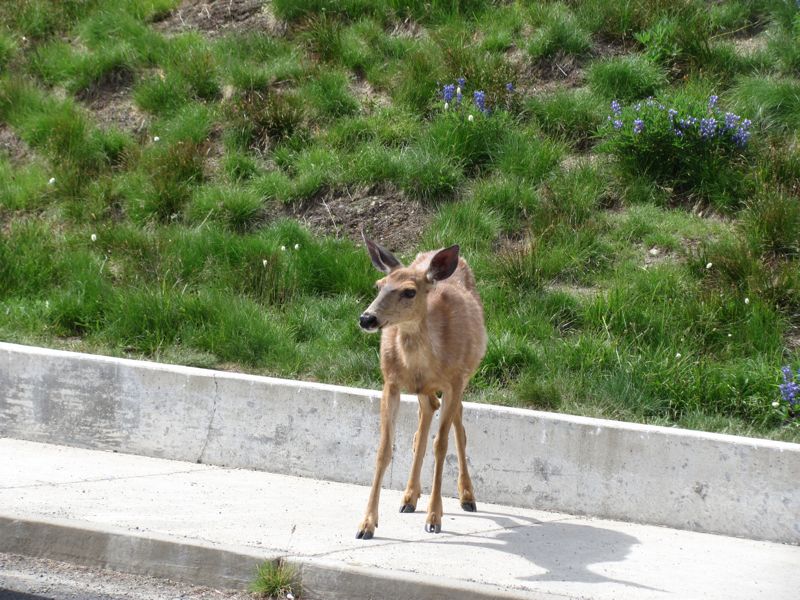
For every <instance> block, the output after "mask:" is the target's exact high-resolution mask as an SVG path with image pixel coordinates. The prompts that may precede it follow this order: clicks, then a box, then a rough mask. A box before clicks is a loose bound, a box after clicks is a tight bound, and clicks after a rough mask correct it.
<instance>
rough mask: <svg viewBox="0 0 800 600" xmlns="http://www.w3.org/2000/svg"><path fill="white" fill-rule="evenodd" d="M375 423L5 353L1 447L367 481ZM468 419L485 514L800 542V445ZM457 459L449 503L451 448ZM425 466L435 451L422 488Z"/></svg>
mask: <svg viewBox="0 0 800 600" xmlns="http://www.w3.org/2000/svg"><path fill="white" fill-rule="evenodd" d="M379 413H380V393H379V392H376V391H369V390H359V389H353V388H345V387H337V386H330V385H322V384H315V383H305V382H298V381H286V380H280V379H272V378H265V377H253V376H248V375H239V374H233V373H224V372H217V371H208V370H203V369H193V368H188V367H179V366H172V365H161V364H155V363H148V362H140V361H132V360H124V359H116V358H108V357H102V356H91V355H85V354H76V353H70V352H61V351H56V350H47V349H41V348H32V347H26V346H18V345H14V344H3V343H0V436H4V437H14V438H19V439H27V440H33V441H38V442H47V443H54V444H65V445H72V446H79V447H83V448H94V449H106V450H116V451H119V452H127V453H133V454H143V455H147V456H155V457H163V458H170V459H177V460H186V461H198V462H203V463H209V464H215V465H224V466H230V467H242V468H252V469H261V470H266V471H271V472H275V473H286V474H291V475H299V476H305V477H315V478H320V479H329V480H334V481H341V482H347V483H358V484H365V485H368V484H369V483H370V482H371V478H372V470H373V463H374V456H375V450H376V447H377V440H378V422H379ZM416 413H417V409H416V398H415V397H405V396H404V397H403V401H402V403H401V406H400V411H399V415H398V427H397V435H396V442H395V457H394V461H393V463H392V466H391V468H390V469H389V470H388V471H387V474H386V479H385V482H384V484H385V485H386V486H390V487H392V488H394V489H404V487H405V483H406V477H407V476H408V470H409V466H410V462H411V440H412V436H413V433H414V431H415V429H416V421H417V414H416ZM464 421H465V427H466V430H467V436H468V447H467V452H468V455H469V464H470V472H471V474H472V477H473V482H474V484H475V491H476V495H477V499H478V508H479V509H480V503H481V501H482V500H483V501H487V502H496V503H502V504H510V505H515V506H523V507H529V508H538V509H545V510H548V509H549V510H557V511H563V512H569V513H574V514H588V515H595V516H598V517H604V518H611V519H620V520H628V521H637V522H642V523H650V524H657V525H666V526H670V527H676V528H680V529H690V530H695V531H705V532H712V533H724V534H728V535H736V536H744V537H751V538H755V539H765V540H773V541H780V542H789V543H800V518H799V517H798V516H799V515H800V445H797V444H788V443H781V442H772V441H767V440H759V439H750V438H741V437H734V436H726V435H719V434H708V433H700V432H693V431H686V430H680V429H671V428H664V427H653V426H645V425H637V424H630V423H621V422H616V421H606V420H599V419H590V418H584V417H572V416H566V415H557V414H551V413H545V412H536V411H527V410H519V409H511V408H500V407H496V406H487V405H479V404H466V405H465V409H464ZM433 430H434V431H435V426H434V428H433ZM429 449H430V445H429ZM450 449H451V453H450V455H449V456H448V457H447V461H446V470H445V492H446V493H448V494H453V495H454V494H455V480H456V472H457V464H456V460H455V455H454V445H453V443H452V439H451V444H450ZM429 452H430V450H429ZM431 471H432V461H431V460H430V454H429V458H428V460H427V461H426V464H425V473H426V475H425V477H424V479H423V489H424V490H425V489H429V486H430V477H431ZM365 501H366V497H365ZM356 509H358V510H360V509H361V507H355V508H354V510H356Z"/></svg>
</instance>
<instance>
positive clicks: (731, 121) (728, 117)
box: [725, 112, 742, 131]
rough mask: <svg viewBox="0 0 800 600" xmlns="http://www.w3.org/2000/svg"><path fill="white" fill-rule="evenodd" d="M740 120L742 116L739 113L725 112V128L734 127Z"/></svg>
mask: <svg viewBox="0 0 800 600" xmlns="http://www.w3.org/2000/svg"><path fill="white" fill-rule="evenodd" d="M741 120H742V118H741V117H740V116H739V115H735V114H733V113H730V112H727V113H725V129H726V130H728V131H730V130H731V129H734V128H735V127H736V126H737V125H738V124H739V121H741Z"/></svg>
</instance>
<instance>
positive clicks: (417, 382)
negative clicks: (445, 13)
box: [356, 232, 487, 540]
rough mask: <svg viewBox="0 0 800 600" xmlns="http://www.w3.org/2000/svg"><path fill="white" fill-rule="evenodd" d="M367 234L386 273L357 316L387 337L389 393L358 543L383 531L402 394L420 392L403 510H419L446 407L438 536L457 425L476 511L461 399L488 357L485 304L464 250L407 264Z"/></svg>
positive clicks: (435, 502)
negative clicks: (383, 496) (434, 424)
mask: <svg viewBox="0 0 800 600" xmlns="http://www.w3.org/2000/svg"><path fill="white" fill-rule="evenodd" d="M362 237H363V239H364V243H365V245H366V247H367V251H368V252H369V256H370V259H371V261H372V264H373V266H374V267H375V268H376V269H378V270H379V271H381V272H382V273H384V274H385V277H383V278H382V279H379V280H378V281H377V282H376V284H375V287H376V289H377V292H378V294H377V296H376V297H375V299H374V300H373V302H372V304H370V305H369V307H368V308H367V309H366V310H365V311H364V312H363V313H362V314H361V315H360V317H359V325H360V326H361V328H362V329H363V330H364V331H366V332H368V333H375V332H378V331H380V332H381V340H380V365H381V373H382V375H383V392H382V395H381V412H380V442H379V444H378V452H377V457H376V460H375V474H374V477H373V480H372V487H371V490H370V495H369V500H368V502H367V509H366V514H365V515H364V519H363V521H362V522H361V524H360V525H359V527H358V532H357V533H356V539H364V540H369V539H372V537H373V536H374V534H375V529H376V528H377V527H378V504H379V500H380V493H381V486H382V483H383V475H384V472H385V471H386V467H387V466H388V465H389V463H390V462H391V460H392V448H393V444H394V430H395V420H396V417H397V411H398V408H399V406H400V393H401V392H409V393H412V394H416V396H417V399H418V401H419V411H418V419H419V421H418V427H417V432H416V433H415V434H414V440H413V443H412V451H413V458H412V465H411V472H410V474H409V477H408V484H407V485H406V489H405V492H404V494H403V500H402V503H401V506H400V512H401V513H413V512H414V511H416V508H417V501H418V500H419V498H420V495H421V493H422V488H421V485H420V472H421V470H422V463H423V460H424V457H425V451H426V448H427V442H428V437H429V434H430V428H431V421H432V419H433V415H434V412H435V411H437V410H439V408H440V406H441V412H440V415H439V429H438V432H437V434H436V437H435V438H434V441H433V450H434V460H435V464H434V471H433V484H432V486H431V495H430V500H429V503H428V513H427V517H426V522H425V531H426V532H428V533H440V532H441V530H442V513H443V510H442V470H443V468H444V460H445V455H446V454H447V444H448V438H449V435H450V427H451V426H452V427H454V428H455V441H456V452H457V455H458V471H459V474H458V495H459V499H460V502H461V508H462V509H463V510H465V511H468V512H475V511H476V510H477V505H476V502H475V492H474V490H473V487H472V480H471V479H470V476H469V471H468V469H467V455H466V447H467V435H466V432H465V431H464V424H463V422H462V413H463V406H462V403H461V399H462V396H463V394H464V389H465V388H466V386H467V383H468V382H469V380H470V378H471V377H472V376H473V375H474V374H475V371H476V370H477V369H478V366H479V365H480V362H481V360H482V359H483V356H484V354H485V353H486V343H487V334H486V326H485V325H484V318H483V305H482V303H481V299H480V296H479V294H478V290H477V288H476V285H475V277H474V275H473V273H472V270H471V269H470V268H469V265H468V264H467V262H466V261H465V260H464V259H463V258H462V257H460V256H459V247H458V245H454V246H450V247H449V248H444V249H441V250H434V251H430V252H422V253H420V254H418V255H417V257H416V258H415V259H414V261H413V262H412V263H411V264H410V265H409V266H407V267H405V266H403V264H402V263H401V262H400V261H399V260H398V259H397V258H395V257H394V256H393V255H392V254H391V253H390V252H389V251H388V250H386V249H385V248H383V247H381V246H380V245H379V244H377V243H375V242H373V241H372V240H369V239H367V238H366V237H365V236H364V235H363V232H362ZM440 394H441V403H440V400H439V395H440Z"/></svg>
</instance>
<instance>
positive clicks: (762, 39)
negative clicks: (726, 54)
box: [732, 35, 769, 56]
mask: <svg viewBox="0 0 800 600" xmlns="http://www.w3.org/2000/svg"><path fill="white" fill-rule="evenodd" d="M768 41H769V40H768V39H767V36H766V35H755V36H752V37H745V38H736V39H734V40H733V42H732V43H733V47H734V48H735V49H736V53H737V54H740V55H742V56H750V55H752V54H756V53H757V52H761V51H763V50H766V49H767V42H768Z"/></svg>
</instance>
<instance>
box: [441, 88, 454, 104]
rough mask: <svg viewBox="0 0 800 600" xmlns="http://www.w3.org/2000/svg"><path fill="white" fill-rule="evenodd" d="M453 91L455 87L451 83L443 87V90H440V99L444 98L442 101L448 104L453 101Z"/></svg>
mask: <svg viewBox="0 0 800 600" xmlns="http://www.w3.org/2000/svg"><path fill="white" fill-rule="evenodd" d="M455 91H456V86H454V85H453V84H452V83H448V84H447V85H446V86H444V89H443V90H442V98H444V101H445V102H447V103H448V104H449V103H450V102H451V101H452V100H453V93H454V92H455Z"/></svg>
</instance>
